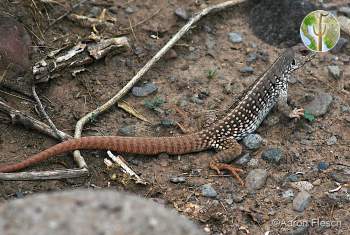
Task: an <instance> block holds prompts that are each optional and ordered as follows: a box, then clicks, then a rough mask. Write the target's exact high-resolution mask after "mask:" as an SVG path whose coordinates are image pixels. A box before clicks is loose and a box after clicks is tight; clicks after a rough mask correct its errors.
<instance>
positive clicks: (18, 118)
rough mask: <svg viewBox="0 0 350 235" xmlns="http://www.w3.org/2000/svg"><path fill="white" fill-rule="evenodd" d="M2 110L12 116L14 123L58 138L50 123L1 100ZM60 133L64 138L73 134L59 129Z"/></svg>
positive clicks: (68, 137) (0, 110) (0, 109)
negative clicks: (41, 120)
mask: <svg viewBox="0 0 350 235" xmlns="http://www.w3.org/2000/svg"><path fill="white" fill-rule="evenodd" d="M0 112H3V113H6V114H8V115H9V116H10V118H11V121H12V124H20V125H23V126H25V127H27V128H29V129H33V130H36V131H39V132H40V133H43V134H45V135H48V136H50V137H52V138H55V139H57V136H56V133H55V132H54V131H53V130H52V129H51V128H50V127H49V126H48V125H46V124H45V123H43V122H40V121H38V120H36V119H35V118H33V117H31V116H29V115H27V114H24V113H22V112H21V111H19V110H17V109H14V108H12V107H11V106H9V105H7V104H5V103H4V102H2V101H0ZM58 133H59V135H60V136H62V137H63V138H64V139H71V138H72V136H70V135H68V134H66V133H65V132H63V131H60V130H58Z"/></svg>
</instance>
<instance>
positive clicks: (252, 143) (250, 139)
mask: <svg viewBox="0 0 350 235" xmlns="http://www.w3.org/2000/svg"><path fill="white" fill-rule="evenodd" d="M263 141H264V139H263V138H262V137H261V136H260V135H259V134H249V135H247V136H246V137H244V138H243V144H244V146H246V147H247V148H248V149H250V150H255V149H258V148H260V146H261V145H262V143H263Z"/></svg>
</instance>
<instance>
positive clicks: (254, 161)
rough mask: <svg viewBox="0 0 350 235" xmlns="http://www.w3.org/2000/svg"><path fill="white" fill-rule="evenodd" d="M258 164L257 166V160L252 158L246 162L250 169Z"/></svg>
mask: <svg viewBox="0 0 350 235" xmlns="http://www.w3.org/2000/svg"><path fill="white" fill-rule="evenodd" d="M258 164H259V161H258V159H255V158H252V159H251V160H250V161H249V162H248V164H247V165H248V166H250V167H256V166H258Z"/></svg>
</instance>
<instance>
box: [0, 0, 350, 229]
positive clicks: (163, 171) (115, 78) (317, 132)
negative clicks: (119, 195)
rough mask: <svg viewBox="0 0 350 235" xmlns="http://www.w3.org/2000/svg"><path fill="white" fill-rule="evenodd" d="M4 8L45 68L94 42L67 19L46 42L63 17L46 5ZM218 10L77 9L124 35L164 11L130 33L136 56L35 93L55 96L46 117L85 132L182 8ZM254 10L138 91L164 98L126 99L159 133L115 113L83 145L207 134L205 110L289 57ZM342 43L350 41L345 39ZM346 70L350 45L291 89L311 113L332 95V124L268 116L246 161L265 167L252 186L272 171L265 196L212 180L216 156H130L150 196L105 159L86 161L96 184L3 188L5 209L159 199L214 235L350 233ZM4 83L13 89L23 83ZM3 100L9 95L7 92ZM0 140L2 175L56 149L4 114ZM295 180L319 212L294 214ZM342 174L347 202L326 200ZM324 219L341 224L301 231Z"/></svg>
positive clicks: (320, 60)
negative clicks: (278, 156)
mask: <svg viewBox="0 0 350 235" xmlns="http://www.w3.org/2000/svg"><path fill="white" fill-rule="evenodd" d="M1 2H2V4H1V5H0V13H1V14H6V15H11V16H13V17H14V18H15V19H17V20H18V21H20V22H22V23H23V24H24V25H25V27H26V28H27V30H28V31H29V33H30V36H31V38H32V41H33V48H32V53H31V61H32V63H34V62H36V61H38V60H39V59H40V58H43V57H44V56H45V55H46V54H47V53H48V52H49V51H51V50H54V49H58V48H61V47H62V45H64V44H66V43H67V42H68V41H72V42H76V41H78V39H83V38H86V37H87V36H88V35H89V34H90V33H91V28H83V27H81V26H79V25H78V24H76V23H74V22H72V21H70V20H68V19H63V20H62V21H59V22H58V23H56V24H54V25H53V26H51V27H50V28H49V29H48V30H47V31H45V29H46V28H47V27H48V23H49V19H50V20H51V21H52V20H53V19H56V18H57V17H59V16H60V15H62V14H63V13H64V12H65V11H66V10H65V8H64V6H62V5H60V4H55V3H51V4H45V3H43V2H41V1H39V0H33V1H29V0H27V1H8V0H2V1H1ZM57 2H62V3H64V2H68V1H57ZM217 2H219V1H201V0H199V1H183V0H172V1H162V0H153V1H152V0H143V1H140V0H135V1H128V2H127V1H112V0H110V1H100V0H95V1H88V2H86V3H85V4H83V5H82V6H81V7H79V8H78V9H77V10H75V11H74V12H75V13H77V14H81V15H90V16H94V15H95V16H96V15H98V14H99V13H100V12H101V10H102V9H104V8H105V9H107V10H108V12H109V13H110V14H111V15H112V16H113V17H115V18H116V23H115V24H116V25H117V28H119V27H120V28H127V27H129V20H128V19H130V22H131V23H132V24H136V23H137V22H142V21H143V20H144V19H147V18H149V17H150V16H151V15H152V14H154V13H155V12H157V11H158V10H159V9H160V10H159V12H158V13H157V14H155V15H154V16H153V17H152V18H151V19H148V20H146V21H145V22H142V23H141V24H140V25H138V26H137V27H134V28H133V32H131V31H130V30H128V31H126V33H125V31H124V33H125V34H126V36H127V37H128V39H129V42H130V45H131V47H132V48H131V49H130V50H128V51H126V52H123V53H121V54H118V55H115V56H110V57H107V58H106V59H104V60H102V61H99V62H96V63H94V64H92V65H90V66H88V71H87V72H84V73H81V74H79V75H78V76H77V77H75V78H74V77H72V76H71V73H70V71H63V72H62V76H61V77H58V78H55V79H52V80H50V81H49V82H47V83H44V84H40V85H38V93H39V95H40V97H46V98H45V99H44V103H45V105H46V106H47V112H48V114H49V115H50V117H51V118H52V120H53V121H54V123H55V124H56V125H57V127H58V128H59V129H61V130H63V131H65V132H67V133H69V134H72V135H73V131H74V127H75V124H76V121H77V120H78V119H79V118H80V117H82V116H83V115H84V114H86V113H87V112H89V111H91V110H93V109H95V108H96V107H97V106H98V105H100V104H103V103H104V102H105V101H107V100H108V99H109V98H110V97H112V96H113V95H114V94H116V93H117V92H118V91H119V90H120V89H121V88H122V87H123V86H124V85H125V84H126V83H127V82H128V81H129V80H130V79H131V78H132V77H133V75H134V74H135V73H136V72H137V71H138V70H139V69H140V68H141V67H142V66H143V65H144V64H145V63H146V62H147V61H148V60H149V59H150V58H151V57H152V56H153V55H154V54H155V53H156V52H157V51H158V50H159V49H160V48H161V47H162V46H163V45H164V44H165V43H166V42H167V41H168V40H169V39H170V38H171V36H172V35H173V34H175V33H176V32H177V30H178V29H179V28H180V27H182V25H183V24H184V23H185V22H186V21H184V20H182V19H181V18H180V17H178V16H176V15H175V14H174V12H175V9H177V8H179V7H181V8H184V9H186V10H187V11H188V12H189V13H193V12H198V11H199V10H200V9H202V8H204V7H206V6H208V5H210V4H214V3H217ZM255 2H256V1H255ZM328 2H331V3H342V2H344V1H328ZM254 4H255V3H253V2H251V3H247V4H242V5H240V6H237V7H233V8H231V9H230V10H227V11H223V12H220V13H217V14H214V15H210V16H208V17H204V18H203V19H202V20H201V21H200V22H199V23H198V24H197V25H196V26H195V27H194V28H193V29H191V30H190V31H189V32H188V33H187V34H186V35H185V36H184V37H183V38H182V39H181V40H180V41H179V42H178V43H177V44H176V45H175V46H174V48H173V49H172V51H171V53H169V54H167V55H166V56H165V57H164V58H162V59H161V60H160V61H159V62H158V63H157V64H156V65H155V66H154V67H153V68H152V69H151V70H150V71H149V72H148V73H147V74H146V75H145V76H144V77H143V78H142V80H141V82H139V84H138V86H142V85H143V84H144V83H149V82H152V83H154V84H155V85H156V86H157V87H158V90H157V92H156V93H153V94H151V95H148V96H146V97H135V96H134V95H132V94H131V92H130V93H129V94H128V95H126V96H125V97H124V100H125V101H127V102H128V103H129V104H131V105H132V106H133V107H134V108H135V109H136V110H138V111H139V112H140V113H142V114H143V115H144V116H145V117H147V119H148V120H150V121H151V122H152V123H153V124H148V123H146V122H143V121H140V120H138V119H137V118H135V117H133V116H131V115H130V114H128V113H126V112H125V111H123V110H121V109H119V108H118V107H114V108H112V109H111V110H110V111H108V112H107V113H105V114H104V115H102V116H100V117H99V118H98V119H97V120H96V121H95V122H93V123H90V124H89V125H87V126H86V128H85V131H84V132H83V135H119V134H120V129H121V128H123V127H124V128H125V127H128V128H131V129H132V130H133V131H132V132H134V133H133V134H134V135H135V136H166V135H173V134H181V133H182V132H181V130H180V128H178V127H177V126H176V125H170V126H167V125H162V124H160V123H161V122H162V121H164V120H173V121H177V122H179V123H182V124H185V125H186V124H189V125H190V126H198V125H197V123H198V122H199V119H200V118H199V116H201V115H202V114H203V111H205V110H215V109H224V108H225V107H229V104H230V103H231V102H232V100H233V99H234V98H235V97H237V96H239V94H240V93H241V92H242V91H243V90H244V88H246V87H247V86H248V85H249V84H250V83H251V82H252V81H253V80H254V79H255V78H256V77H257V76H258V75H259V74H261V73H262V72H263V71H265V69H266V68H267V67H268V66H269V65H270V64H271V63H272V62H273V60H274V59H275V58H276V57H277V56H278V55H279V54H280V53H281V52H282V51H283V48H278V47H274V46H271V45H269V44H268V43H266V42H264V41H263V40H261V39H260V38H258V37H257V36H255V35H254V33H253V32H252V29H251V27H250V26H249V24H248V22H249V15H250V11H251V9H252V8H253V7H254ZM96 13H97V14H96ZM44 31H45V32H44ZM229 32H239V33H240V34H241V35H242V36H243V42H241V43H238V44H233V43H232V42H230V41H229V39H228V33H229ZM120 33H121V32H120V31H118V30H116V32H113V33H108V32H105V33H103V35H104V36H105V37H110V36H115V35H119V34H120ZM151 35H153V36H151ZM343 37H345V38H346V35H343ZM250 52H257V53H258V54H259V55H262V56H260V57H258V58H257V59H256V61H254V62H252V64H251V65H250V66H252V67H253V68H254V71H253V73H252V74H246V73H242V72H240V69H241V68H243V67H244V66H246V65H247V62H246V59H247V55H248V54H249V53H250ZM349 62H350V49H349V45H348V46H347V48H345V49H344V50H342V51H341V52H339V53H336V54H332V53H324V54H321V55H318V56H317V58H316V59H315V60H314V61H313V62H312V63H311V64H308V65H306V67H305V68H303V70H301V71H298V72H297V73H296V75H295V77H297V79H298V80H299V82H296V83H294V84H291V85H290V90H289V97H290V103H291V104H293V105H294V106H296V107H304V106H305V105H307V104H308V103H310V101H311V100H312V99H313V97H314V96H316V95H317V94H319V93H320V92H327V93H330V94H331V95H332V97H333V102H332V104H331V106H330V109H329V111H328V112H327V113H326V114H325V115H324V116H321V117H317V118H316V120H315V121H314V122H309V121H307V120H305V119H301V120H298V121H290V120H288V119H286V118H285V117H283V116H281V115H280V114H279V113H278V112H276V111H274V112H272V113H271V114H270V115H269V118H268V121H265V122H264V123H263V125H262V126H261V127H260V128H259V129H258V130H257V133H259V134H260V135H261V136H262V137H263V138H264V143H263V145H262V146H261V147H260V148H259V149H258V150H255V151H252V150H247V149H245V150H244V152H245V153H249V154H250V156H251V157H252V159H256V161H257V164H255V165H252V164H248V165H247V164H246V165H244V166H243V169H244V170H245V173H243V174H242V178H243V179H244V178H245V177H246V176H247V173H248V172H250V171H251V170H253V169H255V168H260V169H265V170H267V172H268V178H267V182H266V183H265V185H264V187H263V188H262V189H260V190H257V191H255V192H248V190H247V189H246V188H243V187H242V186H240V185H239V183H238V182H237V181H236V180H235V179H233V178H232V177H222V176H217V175H216V174H215V172H214V171H212V170H209V169H208V162H209V161H210V158H211V156H212V155H213V154H214V152H212V151H206V152H201V153H196V154H187V155H182V156H167V155H160V156H155V157H144V156H128V155H125V159H126V160H127V161H128V162H129V163H130V166H131V167H132V168H133V169H134V170H135V171H136V172H137V173H138V174H140V175H141V176H142V177H144V178H145V179H147V180H148V181H149V182H150V184H149V185H147V186H142V185H136V184H135V183H134V182H133V181H127V180H123V177H122V173H121V172H119V171H116V172H115V173H117V175H118V176H120V177H117V180H112V179H111V177H110V174H111V172H109V171H107V170H106V167H105V165H104V163H103V159H104V158H105V157H106V156H107V154H106V152H103V151H83V155H84V157H85V159H86V161H87V164H88V166H89V169H90V173H91V174H90V176H89V177H87V178H79V179H67V180H52V181H42V182H38V181H34V182H28V181H22V182H0V203H4V202H5V201H6V200H9V199H12V198H17V197H23V196H27V195H30V194H35V193H38V192H49V191H58V190H64V189H72V188H107V187H109V188H112V189H115V190H118V191H129V192H132V193H135V194H138V195H142V196H144V197H147V198H153V199H154V200H156V201H157V202H159V203H161V204H164V205H166V206H167V207H170V208H175V209H176V210H177V211H179V212H180V213H181V214H184V215H185V216H187V217H188V218H190V219H191V220H193V221H194V222H196V223H197V224H198V225H199V226H200V227H202V228H203V229H205V231H206V232H207V233H208V234H247V232H248V231H249V233H250V234H264V233H265V232H267V231H271V233H270V234H282V233H287V234H350V229H349V228H350V211H349V205H350V204H349V203H350V195H349V181H347V180H348V179H349V170H350V169H349V166H350V146H349V144H350V142H349V141H350V111H349V110H348V111H346V107H348V108H349V103H350V95H349V94H350V80H349V79H350V66H349ZM332 64H333V65H337V66H339V67H340V68H341V70H342V77H341V78H340V79H339V80H336V79H333V78H332V77H331V76H330V75H329V74H328V70H327V66H328V65H332ZM211 75H213V76H211ZM208 77H209V78H208ZM7 82H13V83H14V84H15V83H16V80H15V79H13V81H7ZM228 84H230V86H228ZM23 89H24V90H28V89H30V88H29V87H23ZM2 91H6V92H12V91H9V90H6V89H5V88H4V89H2ZM0 96H1V97H2V98H3V99H5V101H6V102H7V103H8V104H9V105H11V106H13V107H15V108H17V109H19V110H22V111H24V112H26V113H28V114H30V115H32V116H34V117H36V118H38V119H40V120H43V119H42V118H41V117H39V116H38V115H37V113H36V112H35V103H34V102H29V101H26V100H22V99H18V98H16V97H14V96H12V95H7V94H5V93H4V92H0ZM154 99H162V100H164V101H165V102H164V104H162V105H161V106H160V107H159V109H156V110H151V109H149V108H147V107H146V106H147V105H145V101H152V100H154ZM48 100H49V101H48ZM174 107H177V108H174ZM179 109H180V110H182V112H181V113H179V112H178V111H176V110H179ZM185 119H186V120H185ZM274 120H278V121H277V122H274ZM271 123H272V124H271ZM0 129H1V132H0V150H1V151H0V164H3V163H7V162H16V161H20V160H23V159H25V158H26V157H27V156H30V155H32V154H34V153H37V152H39V151H41V150H43V149H45V148H47V147H50V146H52V145H54V144H56V143H57V141H56V140H53V139H51V138H48V137H47V136H45V135H42V134H40V133H37V132H35V131H31V130H26V129H24V128H23V127H21V126H13V125H11V123H10V122H9V118H8V117H7V116H6V115H5V114H0ZM332 136H335V137H336V140H337V141H336V143H335V144H330V145H329V144H327V141H328V140H329V139H330V138H331V137H332ZM271 147H279V148H281V149H283V153H284V158H283V159H282V161H281V163H280V164H278V165H275V164H271V163H269V162H267V161H265V160H263V159H262V158H261V154H262V152H263V151H264V150H266V149H268V148H271ZM320 162H326V163H328V164H329V167H328V168H327V169H326V170H323V171H319V170H317V166H318V164H319V163H320ZM74 167H76V166H75V164H74V162H73V160H72V156H71V154H66V155H64V156H60V157H59V158H55V159H52V160H49V161H46V162H43V163H40V164H39V165H36V166H33V167H31V168H30V169H28V170H36V171H39V170H50V169H51V170H53V169H65V168H74ZM315 167H316V170H315ZM296 172H302V173H303V174H297V177H298V179H297V180H298V181H308V182H310V183H312V184H313V189H312V190H311V191H310V194H311V201H310V204H309V205H308V206H307V208H306V209H305V210H304V211H303V212H296V211H294V210H293V208H292V200H290V199H288V198H285V197H283V196H282V194H283V192H285V191H286V190H288V189H291V188H292V187H291V183H292V182H290V180H289V179H290V176H291V175H295V173H296ZM334 173H339V174H342V176H343V177H344V178H345V179H343V180H344V181H343V182H342V189H341V190H340V191H338V192H335V193H329V192H328V191H329V190H331V189H334V188H337V187H338V186H337V185H336V183H335V180H334V177H332V175H333V174H334ZM178 176H184V177H185V182H183V183H177V184H176V183H172V182H170V178H172V177H178ZM346 177H347V178H346ZM338 181H339V180H338ZM208 183H210V184H211V186H212V187H213V188H214V189H215V191H216V192H217V194H218V195H217V197H215V198H209V197H204V196H203V195H202V192H201V186H202V185H204V184H208ZM292 190H293V192H294V194H297V193H298V190H296V189H294V188H293V189H292ZM317 219H318V220H321V221H326V222H327V221H329V222H334V221H336V222H338V224H336V225H334V223H333V224H332V225H329V224H328V225H327V224H326V225H323V224H322V225H320V224H317V225H316V224H313V225H310V224H309V226H301V227H300V225H305V224H302V223H303V222H305V221H306V222H310V221H311V220H317ZM276 221H278V223H277V222H276ZM339 221H340V222H339ZM283 222H285V223H283ZM276 223H277V224H276Z"/></svg>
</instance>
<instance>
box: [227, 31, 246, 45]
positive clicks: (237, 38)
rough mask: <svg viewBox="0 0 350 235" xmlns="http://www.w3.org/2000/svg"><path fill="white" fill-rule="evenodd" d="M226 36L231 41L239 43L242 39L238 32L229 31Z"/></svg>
mask: <svg viewBox="0 0 350 235" xmlns="http://www.w3.org/2000/svg"><path fill="white" fill-rule="evenodd" d="M228 38H229V40H230V42H232V43H240V42H242V41H243V38H242V35H241V34H240V33H238V32H231V33H229V34H228Z"/></svg>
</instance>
